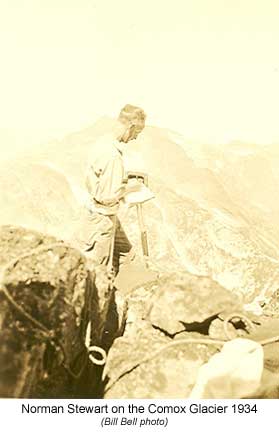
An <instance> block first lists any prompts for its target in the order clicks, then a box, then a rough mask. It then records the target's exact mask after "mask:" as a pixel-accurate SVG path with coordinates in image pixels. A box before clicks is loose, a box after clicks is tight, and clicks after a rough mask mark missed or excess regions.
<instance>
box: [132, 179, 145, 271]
mask: <svg viewBox="0 0 279 433" xmlns="http://www.w3.org/2000/svg"><path fill="white" fill-rule="evenodd" d="M129 179H136V180H137V181H139V182H142V183H143V184H144V185H145V186H146V187H148V176H147V174H146V173H142V172H140V171H133V172H132V171H130V172H128V173H127V180H128V181H129ZM136 207H137V216H138V222H139V229H140V235H141V246H142V253H143V256H144V258H147V257H148V256H149V251H148V241H147V230H146V227H145V225H144V220H143V213H142V203H137V204H136ZM145 265H146V267H147V268H148V263H147V261H146V260H145Z"/></svg>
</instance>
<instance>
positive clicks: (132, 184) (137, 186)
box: [126, 179, 142, 194]
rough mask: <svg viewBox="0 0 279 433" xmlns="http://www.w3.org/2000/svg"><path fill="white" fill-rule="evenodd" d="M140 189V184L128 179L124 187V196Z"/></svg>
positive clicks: (135, 180)
mask: <svg viewBox="0 0 279 433" xmlns="http://www.w3.org/2000/svg"><path fill="white" fill-rule="evenodd" d="M141 187H142V184H141V182H139V181H138V180H137V179H130V180H129V181H128V183H127V185H126V194H129V193H130V192H137V191H140V190H141Z"/></svg>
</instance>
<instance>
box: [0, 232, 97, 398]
mask: <svg viewBox="0 0 279 433" xmlns="http://www.w3.org/2000/svg"><path fill="white" fill-rule="evenodd" d="M0 273H1V274H0V275H1V278H0V282H1V290H0V329H1V333H0V366H1V375H0V396H1V397H42V396H45V397H74V396H77V391H76V390H77V383H78V381H79V380H80V379H81V378H76V377H74V376H75V374H76V373H77V371H81V366H83V367H87V354H86V352H85V349H84V343H83V342H84V335H85V325H86V320H87V318H88V316H89V314H90V316H91V318H92V320H93V322H94V323H93V327H92V328H93V329H96V331H95V335H93V340H94V341H96V342H98V331H97V330H98V326H99V324H100V320H99V317H100V311H99V307H98V295H97V291H96V288H95V286H94V283H93V281H92V279H91V276H90V274H89V272H88V270H87V268H86V262H85V259H84V257H83V256H82V255H81V254H80V253H79V252H78V251H77V250H75V249H73V248H71V247H69V246H68V245H66V244H63V243H62V242H59V241H57V239H55V238H54V237H51V236H45V235H42V234H40V233H38V232H35V231H31V230H27V229H24V228H20V227H13V226H2V227H1V229H0ZM54 384H55V386H54ZM79 389H82V386H81V385H80V386H79Z"/></svg>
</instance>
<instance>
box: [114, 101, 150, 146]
mask: <svg viewBox="0 0 279 433" xmlns="http://www.w3.org/2000/svg"><path fill="white" fill-rule="evenodd" d="M145 119H146V114H145V112H144V111H143V110H142V109H141V108H139V107H136V106H134V105H130V104H127V105H125V107H123V108H122V110H121V111H120V114H119V116H118V121H119V123H120V125H121V129H122V131H121V133H120V135H119V137H118V139H119V141H123V142H125V143H128V141H130V140H134V139H135V138H137V136H138V135H139V133H140V132H141V131H142V130H143V128H144V126H145Z"/></svg>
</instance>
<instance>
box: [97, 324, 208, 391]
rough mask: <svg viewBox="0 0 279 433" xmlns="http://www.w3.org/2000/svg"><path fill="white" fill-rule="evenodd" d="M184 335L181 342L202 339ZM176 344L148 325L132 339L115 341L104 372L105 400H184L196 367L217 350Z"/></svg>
mask: <svg viewBox="0 0 279 433" xmlns="http://www.w3.org/2000/svg"><path fill="white" fill-rule="evenodd" d="M185 334H187V335H184V338H194V339H198V338H199V337H201V335H199V334H197V333H196V334H194V333H185ZM178 341H179V338H177V340H173V339H171V338H169V337H167V336H166V335H164V334H163V333H161V332H160V331H158V330H156V329H154V328H153V327H152V326H151V325H150V323H148V322H147V321H142V327H141V328H137V330H135V332H134V333H133V335H132V336H131V335H126V336H125V335H124V336H123V337H120V338H117V339H116V340H115V341H114V344H113V346H112V348H111V350H110V351H109V354H108V360H107V364H106V367H105V370H104V383H105V386H104V398H186V397H187V396H188V395H189V393H190V391H191V389H192V387H193V386H194V384H195V380H196V375H197V372H198V369H199V367H200V366H201V365H202V364H203V363H204V362H206V361H207V360H208V359H209V358H210V356H211V355H212V354H213V353H215V351H216V347H214V346H206V345H202V344H195V343H193V344H190V343H189V344H187V343H186V344H185V342H181V344H180V343H178ZM173 343H175V345H174V344H173Z"/></svg>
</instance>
